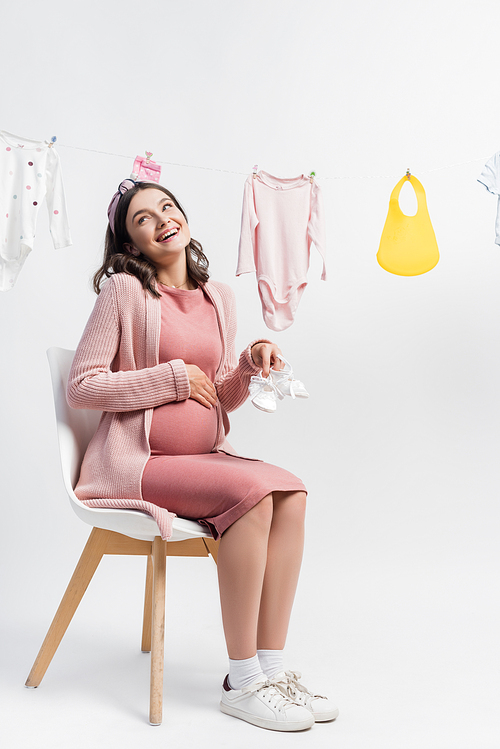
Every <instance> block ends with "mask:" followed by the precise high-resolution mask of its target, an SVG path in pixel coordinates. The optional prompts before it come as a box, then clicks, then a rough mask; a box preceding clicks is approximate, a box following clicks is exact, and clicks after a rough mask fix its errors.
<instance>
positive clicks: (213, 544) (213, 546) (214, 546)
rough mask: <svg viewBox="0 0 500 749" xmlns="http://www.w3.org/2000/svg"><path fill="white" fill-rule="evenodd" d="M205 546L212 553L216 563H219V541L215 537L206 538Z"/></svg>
mask: <svg viewBox="0 0 500 749" xmlns="http://www.w3.org/2000/svg"><path fill="white" fill-rule="evenodd" d="M203 541H204V542H205V546H206V547H207V551H208V553H209V554H211V555H212V557H213V560H214V562H215V564H217V555H218V553H219V541H214V539H213V538H204V539H203Z"/></svg>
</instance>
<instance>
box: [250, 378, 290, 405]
mask: <svg viewBox="0 0 500 749" xmlns="http://www.w3.org/2000/svg"><path fill="white" fill-rule="evenodd" d="M248 389H249V391H250V397H251V398H254V397H255V396H256V395H258V394H259V393H261V392H262V391H263V390H264V389H265V390H266V391H267V392H269V393H270V392H271V391H272V392H273V393H274V394H275V396H276V397H277V398H279V399H280V400H283V395H282V394H281V393H280V392H279V390H278V388H277V387H276V385H275V384H274V382H273V381H272V379H271V375H269V376H268V377H263V376H262V372H259V374H258V375H253V377H250V385H249V386H248Z"/></svg>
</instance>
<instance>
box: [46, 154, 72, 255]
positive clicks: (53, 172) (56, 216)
mask: <svg viewBox="0 0 500 749" xmlns="http://www.w3.org/2000/svg"><path fill="white" fill-rule="evenodd" d="M45 174H46V180H47V192H46V201H47V210H48V212H49V227H50V234H51V237H52V242H53V244H54V248H55V249H56V250H59V249H61V248H62V247H69V246H70V245H72V244H73V243H72V241H71V235H70V231H69V221H68V212H67V209H66V197H65V194H64V186H63V179H62V171H61V162H60V160H59V155H58V154H57V152H56V150H55V148H49V149H48V152H47V163H46V168H45Z"/></svg>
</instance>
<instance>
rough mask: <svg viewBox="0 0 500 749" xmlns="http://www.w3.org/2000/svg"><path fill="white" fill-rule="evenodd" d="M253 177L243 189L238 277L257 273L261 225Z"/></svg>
mask: <svg viewBox="0 0 500 749" xmlns="http://www.w3.org/2000/svg"><path fill="white" fill-rule="evenodd" d="M252 179H253V178H252V177H248V179H247V180H246V182H245V187H244V189H243V206H242V209H241V233H240V245H239V250H238V266H237V268H236V275H237V276H240V275H241V274H242V273H252V272H253V271H255V269H256V268H255V256H254V250H255V230H256V229H257V226H258V224H259V219H258V218H257V213H256V211H255V199H254V194H253V184H252Z"/></svg>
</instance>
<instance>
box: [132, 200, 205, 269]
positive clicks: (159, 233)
mask: <svg viewBox="0 0 500 749" xmlns="http://www.w3.org/2000/svg"><path fill="white" fill-rule="evenodd" d="M125 226H126V228H127V231H128V234H129V236H130V239H131V243H132V251H134V250H138V251H139V252H142V254H143V255H146V257H147V258H149V260H151V262H152V263H154V264H155V265H156V266H160V267H161V266H162V265H165V264H167V265H168V264H170V263H171V262H172V261H173V260H174V259H176V258H177V257H178V256H179V255H180V253H183V252H184V250H185V248H186V247H187V246H188V244H189V242H190V239H191V234H190V232H189V227H188V224H187V221H186V219H185V218H184V214H183V213H182V211H180V210H179V209H178V208H177V206H176V205H175V203H174V202H173V200H172V199H171V198H170V197H169V196H168V195H166V194H165V193H164V192H162V191H161V190H156V189H154V188H150V189H147V190H139V192H137V193H136V194H135V195H134V197H133V198H132V200H131V201H130V205H129V207H128V211H127V218H126V221H125Z"/></svg>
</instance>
